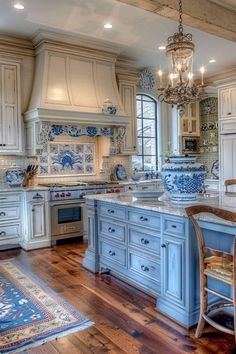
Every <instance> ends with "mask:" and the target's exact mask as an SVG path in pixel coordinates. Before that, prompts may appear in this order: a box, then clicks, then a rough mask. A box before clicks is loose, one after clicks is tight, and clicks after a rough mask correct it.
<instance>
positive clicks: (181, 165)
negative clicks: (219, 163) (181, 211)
mask: <svg viewBox="0 0 236 354" xmlns="http://www.w3.org/2000/svg"><path fill="white" fill-rule="evenodd" d="M169 161H170V162H169V163H166V164H164V165H163V166H162V169H161V177H162V181H163V184H164V189H165V191H167V192H169V193H170V199H171V200H172V201H175V202H182V203H183V202H193V201H196V199H197V193H199V192H200V191H201V190H202V188H203V185H204V180H205V178H206V170H205V166H204V165H202V164H201V163H197V162H196V157H189V156H186V157H185V156H171V157H170V158H169Z"/></svg>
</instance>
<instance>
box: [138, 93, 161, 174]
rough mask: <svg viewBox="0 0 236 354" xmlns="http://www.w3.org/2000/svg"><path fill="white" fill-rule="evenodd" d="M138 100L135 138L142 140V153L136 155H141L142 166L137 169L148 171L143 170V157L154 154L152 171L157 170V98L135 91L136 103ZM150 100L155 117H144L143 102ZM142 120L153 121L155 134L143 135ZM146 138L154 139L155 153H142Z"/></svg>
mask: <svg viewBox="0 0 236 354" xmlns="http://www.w3.org/2000/svg"><path fill="white" fill-rule="evenodd" d="M145 98H148V100H145ZM138 101H140V103H141V116H140V117H138V116H137V115H136V119H137V139H141V141H142V154H137V156H141V157H142V167H141V169H139V171H140V172H145V171H150V170H147V169H146V170H145V169H144V158H145V156H154V157H155V167H154V171H157V170H158V162H159V161H158V160H159V159H158V148H159V145H158V117H157V112H158V105H157V100H156V99H155V98H153V97H152V96H150V95H148V94H145V93H137V94H136V104H137V102H138ZM145 101H146V102H152V103H154V109H155V118H150V117H144V116H143V102H145ZM138 119H139V120H140V121H141V129H142V130H141V132H142V135H139V133H138ZM144 120H150V121H155V128H154V129H155V136H150V137H149V136H144V135H143V122H144ZM145 138H147V139H155V155H147V154H144V143H143V142H144V139H145Z"/></svg>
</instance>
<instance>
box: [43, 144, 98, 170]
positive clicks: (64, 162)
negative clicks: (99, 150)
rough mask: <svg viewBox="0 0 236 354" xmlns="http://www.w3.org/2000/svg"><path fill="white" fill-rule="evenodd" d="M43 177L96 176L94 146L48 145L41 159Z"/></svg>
mask: <svg viewBox="0 0 236 354" xmlns="http://www.w3.org/2000/svg"><path fill="white" fill-rule="evenodd" d="M39 162H40V170H39V172H40V174H41V175H76V174H94V173H95V167H94V166H95V162H94V144H93V143H86V144H85V143H84V144H56V143H51V144H48V151H47V152H42V154H41V155H40V157H39Z"/></svg>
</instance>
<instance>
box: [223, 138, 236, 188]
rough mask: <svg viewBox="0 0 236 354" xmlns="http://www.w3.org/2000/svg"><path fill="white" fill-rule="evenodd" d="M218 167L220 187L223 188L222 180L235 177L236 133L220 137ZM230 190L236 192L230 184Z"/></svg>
mask: <svg viewBox="0 0 236 354" xmlns="http://www.w3.org/2000/svg"><path fill="white" fill-rule="evenodd" d="M220 167H221V168H220V184H221V186H220V187H221V190H224V181H225V180H226V179H232V178H236V134H228V135H221V137H220ZM231 191H235V192H236V188H235V187H233V186H232V187H231Z"/></svg>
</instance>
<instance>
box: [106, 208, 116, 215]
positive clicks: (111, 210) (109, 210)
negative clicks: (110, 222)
mask: <svg viewBox="0 0 236 354" xmlns="http://www.w3.org/2000/svg"><path fill="white" fill-rule="evenodd" d="M107 212H108V214H114V212H115V210H113V209H108V211H107Z"/></svg>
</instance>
